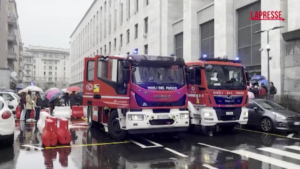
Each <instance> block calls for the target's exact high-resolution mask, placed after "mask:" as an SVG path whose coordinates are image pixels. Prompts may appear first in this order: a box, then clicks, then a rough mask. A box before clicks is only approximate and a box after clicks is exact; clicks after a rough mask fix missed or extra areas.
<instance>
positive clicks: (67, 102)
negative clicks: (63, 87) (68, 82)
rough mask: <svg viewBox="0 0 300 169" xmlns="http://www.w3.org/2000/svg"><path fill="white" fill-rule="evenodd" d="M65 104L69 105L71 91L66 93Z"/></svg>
mask: <svg viewBox="0 0 300 169" xmlns="http://www.w3.org/2000/svg"><path fill="white" fill-rule="evenodd" d="M64 101H65V106H69V105H70V104H69V93H65V94H64Z"/></svg>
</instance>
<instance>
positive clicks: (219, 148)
mask: <svg viewBox="0 0 300 169" xmlns="http://www.w3.org/2000/svg"><path fill="white" fill-rule="evenodd" d="M198 144H200V145H203V146H207V147H211V148H214V149H218V150H222V151H227V152H231V151H230V150H227V149H224V148H221V147H216V146H212V145H209V144H205V143H198Z"/></svg>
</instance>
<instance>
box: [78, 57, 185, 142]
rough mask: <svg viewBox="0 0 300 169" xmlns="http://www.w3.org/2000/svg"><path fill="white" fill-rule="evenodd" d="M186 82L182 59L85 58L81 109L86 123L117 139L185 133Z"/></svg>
mask: <svg viewBox="0 0 300 169" xmlns="http://www.w3.org/2000/svg"><path fill="white" fill-rule="evenodd" d="M188 77H189V74H188V73H187V69H186V66H185V62H184V60H183V59H182V58H178V57H162V56H148V55H128V56H119V55H117V56H98V55H97V56H95V57H94V58H85V66H84V87H83V106H87V119H88V123H89V124H90V125H91V126H93V125H95V124H101V125H103V127H104V129H105V131H106V132H108V133H109V134H110V135H111V137H112V138H114V139H116V140H122V139H124V138H125V136H126V134H127V133H130V134H141V133H156V132H178V131H185V130H187V128H188V126H189V112H188V110H187V99H188V98H187V86H188V85H187V81H188V79H189V78H188Z"/></svg>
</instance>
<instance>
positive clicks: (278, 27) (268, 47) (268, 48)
mask: <svg viewBox="0 0 300 169" xmlns="http://www.w3.org/2000/svg"><path fill="white" fill-rule="evenodd" d="M281 28H284V26H275V27H273V28H271V29H268V30H260V31H255V32H254V34H259V33H263V32H267V46H266V49H267V53H268V57H267V59H268V83H269V84H268V96H267V99H270V60H271V58H270V50H271V47H270V44H269V32H270V31H271V30H275V29H281ZM261 51H262V50H261Z"/></svg>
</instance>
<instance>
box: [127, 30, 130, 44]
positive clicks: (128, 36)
mask: <svg viewBox="0 0 300 169" xmlns="http://www.w3.org/2000/svg"><path fill="white" fill-rule="evenodd" d="M129 42H130V30H129V29H128V30H127V43H129Z"/></svg>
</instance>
